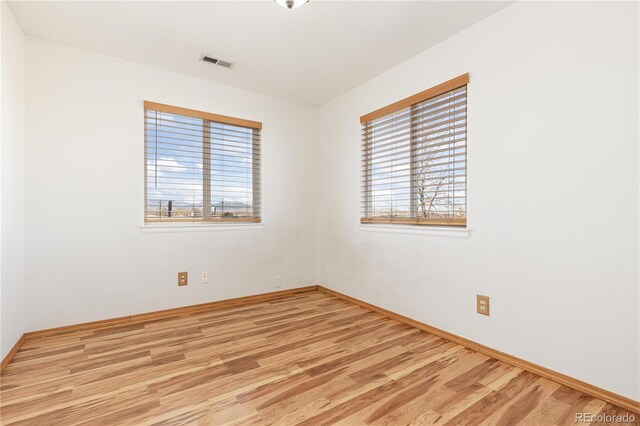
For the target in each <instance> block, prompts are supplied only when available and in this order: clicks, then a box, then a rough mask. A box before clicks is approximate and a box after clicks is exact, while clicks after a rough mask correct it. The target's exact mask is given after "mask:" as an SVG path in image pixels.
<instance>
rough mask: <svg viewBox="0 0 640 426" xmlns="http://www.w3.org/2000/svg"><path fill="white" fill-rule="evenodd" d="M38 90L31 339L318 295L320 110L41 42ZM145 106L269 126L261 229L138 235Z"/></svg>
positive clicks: (35, 66)
mask: <svg viewBox="0 0 640 426" xmlns="http://www.w3.org/2000/svg"><path fill="white" fill-rule="evenodd" d="M27 81H28V85H27V86H28V87H27V117H28V129H27V139H28V148H27V158H28V164H27V188H28V192H27V223H28V225H29V226H28V229H27V282H28V285H27V310H28V312H29V313H30V315H29V327H28V328H29V329H31V330H34V329H43V328H48V327H56V326H61V325H65V324H74V323H78V322H84V321H91V320H98V319H102V318H111V317H117V316H122V315H128V314H133V313H140V312H147V311H153V310H158V309H164V308H172V307H177V306H182V305H190V304H195V303H203V302H208V301H213V300H218V299H225V298H231V297H237V296H244V295H251V294H257V293H263V292H268V291H274V290H275V289H274V288H273V277H274V276H276V275H280V276H281V277H282V289H286V288H291V287H299V286H302V285H309V284H314V283H315V266H316V252H315V247H316V245H315V241H316V240H315V238H316V237H315V229H314V228H313V227H312V226H309V222H310V221H312V220H313V217H314V212H315V209H314V200H315V196H314V195H315V194H314V190H315V170H314V167H313V164H314V158H315V146H316V144H315V136H314V131H315V125H316V108H315V107H311V106H306V105H302V104H299V103H295V102H291V101H286V100H282V99H278V98H275V97H271V96H267V95H262V94H258V93H254V92H250V91H246V90H241V89H236V88H232V87H230V86H226V85H222V84H216V83H212V82H210V81H207V80H202V79H198V78H195V77H190V76H185V75H181V74H177V73H174V72H169V71H165V70H161V69H158V68H153V67H149V66H145V65H141V64H137V63H133V62H128V61H125V60H120V59H115V58H112V57H109V56H104V55H99V54H94V53H90V52H88V51H84V50H80V49H76V48H72V47H68V46H64V45H60V44H56V43H53V42H48V41H44V40H41V39H34V38H28V39H27ZM143 100H150V101H155V102H160V103H166V104H171V105H178V106H183V107H187V108H193V109H198V110H204V111H210V112H214V113H218V114H224V115H231V116H236V117H242V118H246V119H250V120H258V121H262V122H263V126H264V127H263V131H262V184H263V194H262V197H263V198H262V199H263V222H264V228H263V229H259V230H243V231H235V230H234V231H216V232H192V233H171V234H167V233H163V234H143V233H142V232H141V231H140V229H139V227H140V226H141V225H142V219H143V196H144V193H143V190H144V170H143V167H144V150H143V149H144V125H143V124H144V123H143ZM183 270H185V271H189V272H190V283H189V285H188V286H186V287H178V286H177V282H176V279H177V275H176V274H177V272H178V271H183ZM202 271H208V272H209V273H210V278H209V281H210V282H209V284H208V285H206V286H204V285H201V284H200V282H199V274H200V272H202Z"/></svg>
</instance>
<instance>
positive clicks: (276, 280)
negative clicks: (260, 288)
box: [273, 276, 280, 288]
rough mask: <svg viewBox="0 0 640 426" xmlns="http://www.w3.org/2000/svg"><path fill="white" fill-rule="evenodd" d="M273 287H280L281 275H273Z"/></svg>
mask: <svg viewBox="0 0 640 426" xmlns="http://www.w3.org/2000/svg"><path fill="white" fill-rule="evenodd" d="M273 288H280V276H277V277H273Z"/></svg>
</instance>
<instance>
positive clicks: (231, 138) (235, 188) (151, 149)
mask: <svg viewBox="0 0 640 426" xmlns="http://www.w3.org/2000/svg"><path fill="white" fill-rule="evenodd" d="M144 109H145V114H144V115H145V119H144V123H145V222H197V223H201V222H260V129H261V128H262V124H261V123H258V122H255V121H249V120H242V119H239V118H233V117H226V116H222V115H216V114H209V113H205V112H201V111H194V110H189V109H185V108H178V107H173V106H169V105H162V104H157V103H153V102H146V101H145V103H144Z"/></svg>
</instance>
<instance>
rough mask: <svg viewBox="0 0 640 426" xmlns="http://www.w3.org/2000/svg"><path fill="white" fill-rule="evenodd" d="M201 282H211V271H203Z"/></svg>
mask: <svg viewBox="0 0 640 426" xmlns="http://www.w3.org/2000/svg"><path fill="white" fill-rule="evenodd" d="M200 284H209V273H208V272H202V273H201V274H200Z"/></svg>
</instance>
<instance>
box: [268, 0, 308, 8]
mask: <svg viewBox="0 0 640 426" xmlns="http://www.w3.org/2000/svg"><path fill="white" fill-rule="evenodd" d="M273 1H275V2H276V3H278V4H279V5H280V6H282V7H286V8H287V9H295V8H298V7H300V6H302V5H303V4H307V3H309V0H273Z"/></svg>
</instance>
